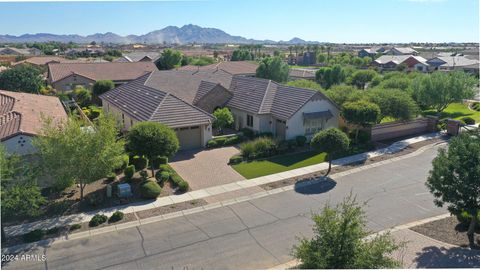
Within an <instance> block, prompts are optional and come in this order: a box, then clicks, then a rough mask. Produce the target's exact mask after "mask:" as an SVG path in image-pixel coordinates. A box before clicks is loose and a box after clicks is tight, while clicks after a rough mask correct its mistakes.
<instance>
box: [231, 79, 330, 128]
mask: <svg viewBox="0 0 480 270" xmlns="http://www.w3.org/2000/svg"><path fill="white" fill-rule="evenodd" d="M229 90H230V92H232V93H233V97H232V98H231V99H230V101H228V103H227V106H230V107H232V108H236V109H239V110H244V111H247V112H250V113H253V114H272V115H273V116H275V117H277V118H279V119H282V120H287V119H289V118H290V117H292V116H293V115H294V114H295V113H296V112H297V111H298V110H299V109H300V108H301V107H302V106H303V105H305V104H306V103H307V102H308V101H309V100H310V99H311V98H312V97H314V96H315V95H317V96H321V98H323V99H326V100H328V101H329V102H331V103H332V104H333V105H334V106H337V105H336V104H335V103H334V102H333V101H331V100H330V99H328V98H327V97H326V96H325V95H323V94H322V93H321V92H318V91H314V90H310V89H303V88H297V87H292V86H285V85H282V84H279V83H276V82H274V81H271V80H265V79H260V78H252V77H242V76H235V77H233V79H232V83H231V85H230V88H229Z"/></svg>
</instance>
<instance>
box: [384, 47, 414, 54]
mask: <svg viewBox="0 0 480 270" xmlns="http://www.w3.org/2000/svg"><path fill="white" fill-rule="evenodd" d="M385 54H390V55H417V54H418V52H417V51H416V50H415V49H413V48H410V47H393V48H391V49H390V50H388V51H387V52H386V53H385Z"/></svg>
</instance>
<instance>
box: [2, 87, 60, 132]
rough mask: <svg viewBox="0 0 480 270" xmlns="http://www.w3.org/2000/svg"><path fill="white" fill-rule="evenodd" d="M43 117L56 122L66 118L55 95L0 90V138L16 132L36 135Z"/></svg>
mask: <svg viewBox="0 0 480 270" xmlns="http://www.w3.org/2000/svg"><path fill="white" fill-rule="evenodd" d="M43 117H51V118H52V119H53V120H54V121H58V122H60V121H64V120H66V119H67V113H66V112H65V109H64V108H63V105H62V103H61V102H60V100H59V99H58V98H57V97H52V96H43V95H36V94H27V93H20V92H10V91H4V90H0V140H2V141H3V140H6V139H8V138H10V137H12V136H15V135H16V134H29V135H37V134H38V132H39V131H40V129H41V128H42V125H43V121H42V120H43Z"/></svg>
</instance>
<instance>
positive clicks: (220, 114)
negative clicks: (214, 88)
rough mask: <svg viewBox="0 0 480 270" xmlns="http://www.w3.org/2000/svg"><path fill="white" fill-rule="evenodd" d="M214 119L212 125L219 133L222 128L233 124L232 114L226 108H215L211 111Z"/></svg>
mask: <svg viewBox="0 0 480 270" xmlns="http://www.w3.org/2000/svg"><path fill="white" fill-rule="evenodd" d="M213 116H215V121H214V122H213V126H214V127H216V128H218V130H219V132H220V134H223V129H224V128H226V127H228V126H230V125H231V124H233V115H232V112H230V110H229V109H228V108H221V109H217V110H215V111H214V112H213Z"/></svg>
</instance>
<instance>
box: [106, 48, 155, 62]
mask: <svg viewBox="0 0 480 270" xmlns="http://www.w3.org/2000/svg"><path fill="white" fill-rule="evenodd" d="M159 57H160V53H159V52H140V51H139V52H130V53H125V54H123V56H122V57H120V58H117V59H115V61H114V62H154V63H155V62H156V61H157V60H158V58H159Z"/></svg>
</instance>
